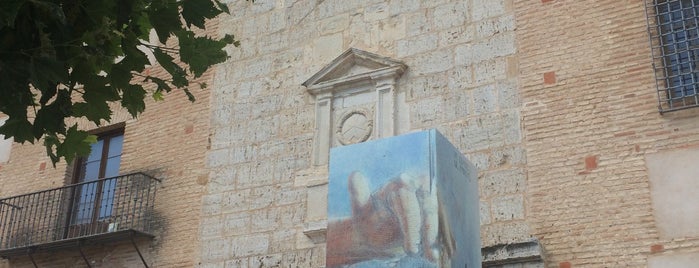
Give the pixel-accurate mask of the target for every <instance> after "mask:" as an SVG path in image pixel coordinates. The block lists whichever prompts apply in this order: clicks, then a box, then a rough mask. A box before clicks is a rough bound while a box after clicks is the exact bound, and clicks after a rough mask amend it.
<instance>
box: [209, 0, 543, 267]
mask: <svg viewBox="0 0 699 268" xmlns="http://www.w3.org/2000/svg"><path fill="white" fill-rule="evenodd" d="M229 6H230V7H231V10H232V12H233V14H234V15H233V16H231V17H229V18H224V19H223V21H222V22H221V25H225V26H224V27H221V31H222V33H223V32H226V33H235V34H237V35H240V36H241V38H243V40H242V49H240V50H231V51H232V52H233V55H234V56H233V58H232V59H231V60H230V61H228V62H226V63H224V64H221V65H220V68H219V69H218V72H217V73H216V78H215V82H214V84H213V87H212V106H211V107H212V118H211V127H212V147H211V151H210V152H209V155H208V164H209V167H210V168H211V180H210V182H209V184H208V187H207V191H206V194H205V196H204V199H203V213H202V223H201V226H202V227H201V228H202V229H201V231H200V235H201V239H202V247H201V256H200V258H201V263H202V265H203V267H245V265H249V266H254V267H258V266H260V265H261V266H262V267H270V266H274V265H275V264H283V265H284V266H291V267H297V266H299V267H319V266H322V265H323V263H324V261H325V256H324V254H325V253H324V251H325V246H324V243H322V242H320V243H314V241H312V240H311V239H310V238H309V237H307V236H306V235H304V232H303V231H304V230H306V229H307V227H308V226H309V225H311V224H317V221H316V220H322V219H323V217H324V215H325V211H324V210H325V206H324V205H322V204H323V203H325V202H326V200H325V195H324V193H323V190H322V189H323V187H326V186H325V183H326V181H327V170H326V169H327V166H324V165H321V166H313V164H312V159H311V148H312V144H313V138H314V124H315V115H314V111H315V108H314V99H313V97H312V96H311V95H310V94H309V93H308V92H307V91H306V88H305V87H303V86H302V85H301V84H302V83H303V82H304V81H305V80H306V79H308V78H310V77H311V76H312V75H314V74H315V73H316V72H318V71H319V70H320V69H321V68H322V67H323V66H324V65H326V64H328V63H330V62H331V61H332V60H333V59H335V57H337V56H339V55H340V54H341V53H342V52H344V51H346V50H347V49H348V48H357V49H361V50H365V51H368V52H371V53H375V54H378V55H381V56H385V57H390V58H392V59H395V60H399V61H402V62H403V63H405V64H406V65H407V66H408V68H407V70H406V72H405V73H404V74H403V76H402V77H401V78H399V79H398V83H397V86H396V90H397V98H398V100H399V101H403V102H404V103H405V104H406V105H405V107H404V109H403V110H400V109H399V111H398V112H399V113H401V115H405V116H406V117H407V118H408V124H407V125H406V126H405V127H403V128H401V129H399V131H398V132H399V133H403V132H410V131H414V130H420V129H426V128H438V129H439V130H440V131H441V132H442V133H443V134H445V135H446V136H447V138H448V139H449V140H451V141H452V142H453V143H454V144H455V145H457V147H458V148H459V149H460V150H461V151H462V152H463V153H465V154H466V155H467V157H468V158H469V159H470V160H471V161H472V162H474V164H475V165H476V166H477V167H478V170H479V176H480V181H481V193H480V195H481V222H482V237H483V244H484V246H488V245H496V244H501V243H512V242H519V241H524V240H528V238H529V236H530V235H529V233H530V230H529V226H528V225H527V223H526V222H525V221H524V219H525V217H526V216H527V215H526V212H525V209H524V207H525V197H524V191H525V190H526V170H525V161H526V156H525V150H524V147H523V145H522V132H521V120H520V113H519V106H520V100H519V94H518V92H517V88H518V81H517V75H518V65H519V63H518V57H517V46H516V41H515V18H514V10H513V5H512V3H511V1H502V0H498V1H492V0H471V1H458V2H449V1H410V0H403V1H388V2H386V1H339V0H326V1H256V2H255V3H250V2H247V1H233V2H231V3H229ZM319 188H320V189H319ZM326 191H327V190H326ZM329 194H330V195H332V193H329ZM321 222H322V221H321Z"/></svg>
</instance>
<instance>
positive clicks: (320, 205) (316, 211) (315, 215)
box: [306, 184, 328, 221]
mask: <svg viewBox="0 0 699 268" xmlns="http://www.w3.org/2000/svg"><path fill="white" fill-rule="evenodd" d="M327 211H328V186H327V184H325V185H318V186H313V187H309V188H308V197H307V199H306V217H307V219H306V220H308V221H317V220H324V219H327V217H328V214H327Z"/></svg>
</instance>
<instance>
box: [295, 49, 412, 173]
mask: <svg viewBox="0 0 699 268" xmlns="http://www.w3.org/2000/svg"><path fill="white" fill-rule="evenodd" d="M406 68H407V66H406V65H405V64H403V63H402V62H400V61H397V60H394V59H390V58H387V57H383V56H379V55H376V54H374V53H370V52H366V51H363V50H359V49H355V48H350V49H348V50H347V51H345V52H344V53H342V54H341V55H340V56H338V57H337V58H335V59H334V60H332V61H331V62H330V63H329V64H327V65H326V66H325V67H323V69H321V70H320V71H319V72H317V73H316V74H314V75H313V76H311V78H309V79H308V80H306V82H304V83H303V85H304V86H306V88H307V89H308V92H309V93H310V94H311V95H313V96H314V97H315V106H316V129H315V140H314V149H313V159H314V161H313V162H314V164H316V165H323V164H326V163H327V160H328V153H329V151H330V148H332V147H335V146H342V145H348V144H352V143H357V142H363V141H366V140H371V139H376V138H382V137H388V136H393V135H395V134H396V132H397V129H398V125H399V124H400V122H403V121H407V120H400V119H399V117H401V116H402V115H401V114H400V111H399V110H400V109H401V108H400V107H403V106H404V103H403V102H404V101H403V100H402V99H401V100H397V98H396V90H395V84H396V80H397V79H398V78H399V77H400V76H401V75H402V74H403V72H405V70H406Z"/></svg>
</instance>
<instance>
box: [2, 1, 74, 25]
mask: <svg viewBox="0 0 699 268" xmlns="http://www.w3.org/2000/svg"><path fill="white" fill-rule="evenodd" d="M3 1H8V0H3ZM10 1H12V0H10ZM29 2H30V3H32V5H34V6H35V7H36V8H37V9H38V10H39V11H40V12H41V13H43V14H44V15H47V16H48V17H50V18H52V19H55V20H58V22H59V23H61V24H66V23H67V21H66V15H65V14H64V13H63V9H62V8H61V6H59V5H57V4H54V3H51V2H48V1H39V0H29Z"/></svg>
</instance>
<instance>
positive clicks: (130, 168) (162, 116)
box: [0, 29, 215, 267]
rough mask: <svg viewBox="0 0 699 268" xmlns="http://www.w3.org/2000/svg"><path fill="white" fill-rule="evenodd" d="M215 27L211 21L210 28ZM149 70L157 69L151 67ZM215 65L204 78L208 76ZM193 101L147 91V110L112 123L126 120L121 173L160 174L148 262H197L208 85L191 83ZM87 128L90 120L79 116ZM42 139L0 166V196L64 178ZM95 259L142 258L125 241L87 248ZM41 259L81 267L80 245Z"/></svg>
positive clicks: (104, 263)
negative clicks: (204, 87) (157, 97)
mask: <svg viewBox="0 0 699 268" xmlns="http://www.w3.org/2000/svg"><path fill="white" fill-rule="evenodd" d="M214 30H215V29H214ZM151 72H152V73H151V74H153V75H159V74H162V73H161V72H162V70H159V69H152V70H151ZM212 79H213V73H212V72H209V73H207V74H205V75H204V76H203V77H202V78H201V81H205V82H206V81H209V82H207V83H208V84H211V82H210V81H211V80H212ZM192 89H193V93H194V95H195V96H196V97H197V101H196V102H195V103H191V102H189V101H188V100H187V96H185V94H184V93H183V92H180V91H173V92H172V93H170V94H167V95H166V96H165V100H164V101H162V102H157V103H156V102H154V101H153V100H152V98H150V97H149V96H146V106H147V108H146V111H145V112H144V113H143V114H141V115H140V116H139V117H138V118H137V119H132V118H131V117H130V115H128V113H127V112H126V111H124V110H118V111H117V112H116V113H115V114H114V115H113V116H112V118H113V120H112V123H118V122H125V131H124V147H123V154H122V159H121V166H120V173H121V174H126V173H132V172H144V173H146V174H149V175H152V176H154V177H156V178H158V179H161V180H162V183H160V185H159V188H158V192H157V195H156V201H155V210H156V213H155V214H156V218H157V219H158V220H157V222H156V223H155V235H156V238H155V239H154V240H153V241H152V242H150V241H147V240H145V241H141V242H139V243H138V245H139V248H140V249H141V251H142V252H144V255H145V258H146V260H147V261H148V262H149V265H151V267H192V266H194V265H195V264H196V262H197V257H196V256H197V255H196V253H197V249H198V248H199V244H198V242H199V240H198V230H199V214H200V207H201V206H200V204H201V194H202V191H203V189H204V186H203V185H206V183H207V181H208V176H209V173H208V169H206V166H205V163H204V161H205V160H206V150H207V148H208V138H209V105H210V104H209V91H208V90H200V89H198V88H196V87H192ZM81 125H82V127H83V128H84V129H92V128H94V126H92V125H90V124H87V123H86V122H81ZM45 155H46V151H45V149H44V147H43V146H41V145H40V144H37V145H31V144H25V145H19V144H14V145H13V148H12V151H11V156H10V160H9V161H8V162H7V163H5V164H2V166H1V167H0V184H2V187H1V188H0V196H1V197H9V196H12V195H17V194H21V193H29V192H33V191H39V190H45V189H49V188H53V187H59V186H63V185H64V183H65V182H66V176H65V173H66V165H65V163H63V162H61V163H59V164H58V165H57V166H56V168H53V167H52V166H51V162H50V160H49V159H48V158H47V157H46V156H45ZM86 255H87V256H88V258H89V260H90V261H91V262H92V265H93V267H138V266H139V265H142V264H140V263H141V260H140V259H139V258H138V255H137V254H136V252H135V250H134V249H133V246H132V245H131V244H130V242H128V243H122V244H115V245H114V244H110V245H98V246H96V247H89V249H86ZM35 258H36V259H37V262H39V267H82V266H84V263H83V260H82V258H81V257H80V254H79V253H78V251H77V249H72V250H67V251H60V252H51V253H48V254H42V253H37V255H35ZM0 263H1V262H0ZM11 266H12V267H33V266H32V264H31V262H30V261H29V259H28V258H27V257H19V258H15V259H13V260H12V261H11Z"/></svg>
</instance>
